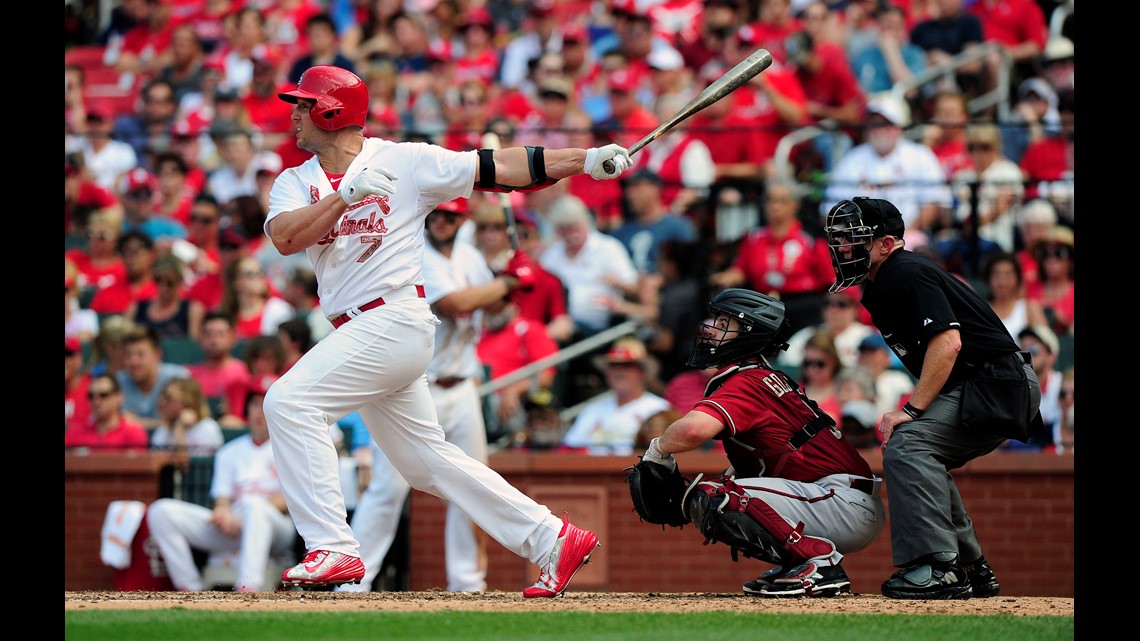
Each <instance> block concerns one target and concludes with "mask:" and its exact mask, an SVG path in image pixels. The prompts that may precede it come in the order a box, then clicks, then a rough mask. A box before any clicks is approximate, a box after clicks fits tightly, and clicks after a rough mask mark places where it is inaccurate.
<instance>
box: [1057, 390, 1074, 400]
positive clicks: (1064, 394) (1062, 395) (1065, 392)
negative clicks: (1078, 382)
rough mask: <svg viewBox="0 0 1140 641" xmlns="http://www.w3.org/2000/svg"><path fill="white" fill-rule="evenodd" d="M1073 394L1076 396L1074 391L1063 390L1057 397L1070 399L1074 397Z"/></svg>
mask: <svg viewBox="0 0 1140 641" xmlns="http://www.w3.org/2000/svg"><path fill="white" fill-rule="evenodd" d="M1073 394H1074V392H1073V390H1069V389H1063V390H1061V391H1060V392H1057V396H1058V397H1060V398H1070V397H1072V396H1073Z"/></svg>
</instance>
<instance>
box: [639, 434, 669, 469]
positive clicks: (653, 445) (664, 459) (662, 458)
mask: <svg viewBox="0 0 1140 641" xmlns="http://www.w3.org/2000/svg"><path fill="white" fill-rule="evenodd" d="M641 460H643V461H649V462H650V463H656V464H658V465H660V466H662V467H664V468H665V469H667V470H670V471H671V470H674V469H676V467H677V459H675V458H673V455H672V454H666V453H665V452H662V451H661V448H660V447H658V446H657V439H653V440H652V441H649V449H647V450H645V454H642V455H641Z"/></svg>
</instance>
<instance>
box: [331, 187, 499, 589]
mask: <svg viewBox="0 0 1140 641" xmlns="http://www.w3.org/2000/svg"><path fill="white" fill-rule="evenodd" d="M468 206H469V205H468V202H467V199H466V198H459V199H456V200H450V201H447V202H445V203H440V205H439V206H438V207H436V209H435V211H433V212H431V213H430V214H428V216H427V230H426V234H427V240H428V246H427V247H426V248H425V249H424V263H423V270H424V280H425V281H426V282H425V290H424V291H425V293H426V295H427V302H428V304H430V305H431V306H432V310H433V311H434V312H435V314H436V316H437V317H438V318H439V319H440V321H441V322H440V325H439V326H438V327H437V328H436V330H435V352H434V355H433V356H432V359H431V363H430V364H429V365H428V370H427V376H428V383H429V385H428V389H429V390H430V391H431V397H432V400H433V401H435V411H436V416H437V417H438V418H439V422H440V425H442V426H443V434H444V438H445V439H446V440H447V441H449V442H451V443H455V444H456V445H458V446H459V447H460V448H462V449H463V451H464V452H466V453H467V454H468V455H469V456H470V457H472V458H474V459H476V460H478V461H481V462H483V463H486V462H487V427H486V425H485V424H484V423H483V405H482V400H481V399H480V398H479V390H478V388H477V383H478V382H479V379H480V378H481V377H482V372H483V365H482V363H480V361H479V357H478V355H477V354H476V352H475V344H476V341H477V340H478V337H479V331H480V328H481V327H482V325H483V310H484V309H486V310H487V311H488V312H490V313H495V312H498V311H500V310H501V309H502V308H503V307H505V306H506V305H507V300H508V299H506V298H504V297H503V287H502V285H501V284H500V283H498V282H496V281H495V276H494V274H492V273H491V269H490V268H489V267H488V266H487V262H486V261H485V260H484V259H483V255H482V254H481V253H479V250H478V249H475V246H474V245H472V244H471V243H465V242H456V240H455V236H456V232H457V231H458V230H459V226H460V225H462V224H463V222H464V221H465V220H466V219H467V213H468ZM505 269H506V270H508V271H509V270H511V269H512V267H511V265H510V264H509V263H508V265H507V267H506V268H505ZM368 451H369V452H371V454H372V469H371V473H372V478H371V481H370V482H369V484H368V487H367V489H365V491H364V493H363V494H362V495H361V497H360V499H359V500H358V501H357V503H356V509H355V510H353V513H352V522H351V525H352V531H353V533H354V534H355V535H356V537H357V540H358V541H359V543H360V558H361V560H362V561H363V562H364V568H365V572H364V579H363V580H362V581H361V582H360V583H350V584H345V585H341V586H338V588H337V589H338V590H341V591H344V592H366V591H368V590H370V589H372V582H373V581H375V580H376V575H377V574H379V573H380V566H381V565H382V564H383V562H384V557H385V556H387V554H388V550H389V548H391V547H392V542H393V541H394V540H395V539H396V529H397V526H399V524H400V513H401V511H402V510H403V507H404V500H405V499H406V498H407V497H408V492H409V491H410V490H411V487H410V486H409V485H408V482H407V481H405V480H404V478H403V477H402V476H400V474H399V472H397V471H396V469H395V467H393V465H392V463H391V461H390V459H389V458H388V457H387V456H385V454H384V452H383V451H382V450H381V449H380V447H379V446H378V445H377V444H376V441H375V440H373V441H371V443H370V444H369V448H368ZM444 527H445V529H444V560H445V565H446V566H447V589H448V591H451V592H482V591H483V590H485V589H486V588H487V584H486V581H485V579H486V577H487V564H486V555H485V554H484V552H483V538H484V537H483V536H482V533H481V532H478V531H476V529H475V528H474V527H473V526H472V525H471V519H469V518H468V517H467V515H466V514H464V513H463V509H462V508H461V507H460V506H458V505H456V504H455V503H448V505H447V521H446V525H445V526H444Z"/></svg>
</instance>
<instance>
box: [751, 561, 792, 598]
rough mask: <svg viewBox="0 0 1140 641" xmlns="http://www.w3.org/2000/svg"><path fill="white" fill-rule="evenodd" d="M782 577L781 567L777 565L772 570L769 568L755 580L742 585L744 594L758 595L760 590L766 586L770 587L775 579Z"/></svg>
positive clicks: (782, 570) (782, 568)
mask: <svg viewBox="0 0 1140 641" xmlns="http://www.w3.org/2000/svg"><path fill="white" fill-rule="evenodd" d="M783 575H784V567H783V566H782V565H777V566H776V567H774V568H770V569H769V570H768V571H767V572H765V573H764V574H761V575H760V576H759V577H757V578H756V579H753V580H752V581H749V582H748V583H745V584H744V593H745V594H753V595H757V594H760V590H761V588H763V587H764V586H766V585H772V581H775V580H776V579H778V578H780V577H781V576H783Z"/></svg>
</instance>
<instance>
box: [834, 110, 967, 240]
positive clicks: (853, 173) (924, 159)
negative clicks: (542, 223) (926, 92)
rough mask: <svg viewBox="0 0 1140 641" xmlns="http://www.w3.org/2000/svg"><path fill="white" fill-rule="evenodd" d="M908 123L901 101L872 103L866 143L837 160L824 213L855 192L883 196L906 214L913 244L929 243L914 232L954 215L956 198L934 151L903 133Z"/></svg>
mask: <svg viewBox="0 0 1140 641" xmlns="http://www.w3.org/2000/svg"><path fill="white" fill-rule="evenodd" d="M909 124H910V114H909V113H908V109H907V107H906V105H905V104H903V103H902V102H901V101H899V100H897V99H894V98H890V97H878V98H875V99H872V100H871V101H869V102H868V103H867V115H866V118H865V120H864V128H865V130H866V135H865V138H864V140H865V142H863V143H862V144H860V145H856V146H855V147H852V148H851V150H850V151H848V152H847V153H846V154H844V155H843V157H842V158H840V159H839V162H838V163H836V165H835V170H834V171H832V172H831V183H830V184H829V185H828V187H827V191H826V192H825V193H824V198H823V201H822V202H821V203H820V205H819V211H820V213H821V214H823V215H826V214H827V212H828V211H830V210H831V208H832V207H833V206H834V205H835V204H836V203H838V202H839V201H840V200H842V199H844V198H846V197H848V196H849V195H850V194H853V193H859V194H866V195H868V196H870V197H874V198H883V199H886V200H889V201H891V202H892V203H894V204H895V206H897V207H898V209H899V211H900V212H902V216H903V222H904V223H905V224H906V230H907V236H908V238H907V240H910V241H911V242H912V245H913V246H918V245H922V244H925V243H923V242H921V240H922V235H921V234H916V233H915V232H922V233H925V234H929V233H930V232H931V231H933V230H934V229H935V228H936V227H937V226H938V225H939V224H940V223H941V221H942V220H944V219H945V217H946V216H948V215H949V208H950V206H951V204H952V199H951V193H950V188H949V187H948V186H947V183H946V175H945V173H944V172H943V171H942V166H941V165H940V164H939V162H938V158H937V156H935V155H934V152H933V151H931V150H930V148H929V147H927V146H925V145H921V144H919V143H916V142H912V141H910V140H907V139H906V138H905V137H904V136H903V129H904V128H905V127H907V126H909Z"/></svg>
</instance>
